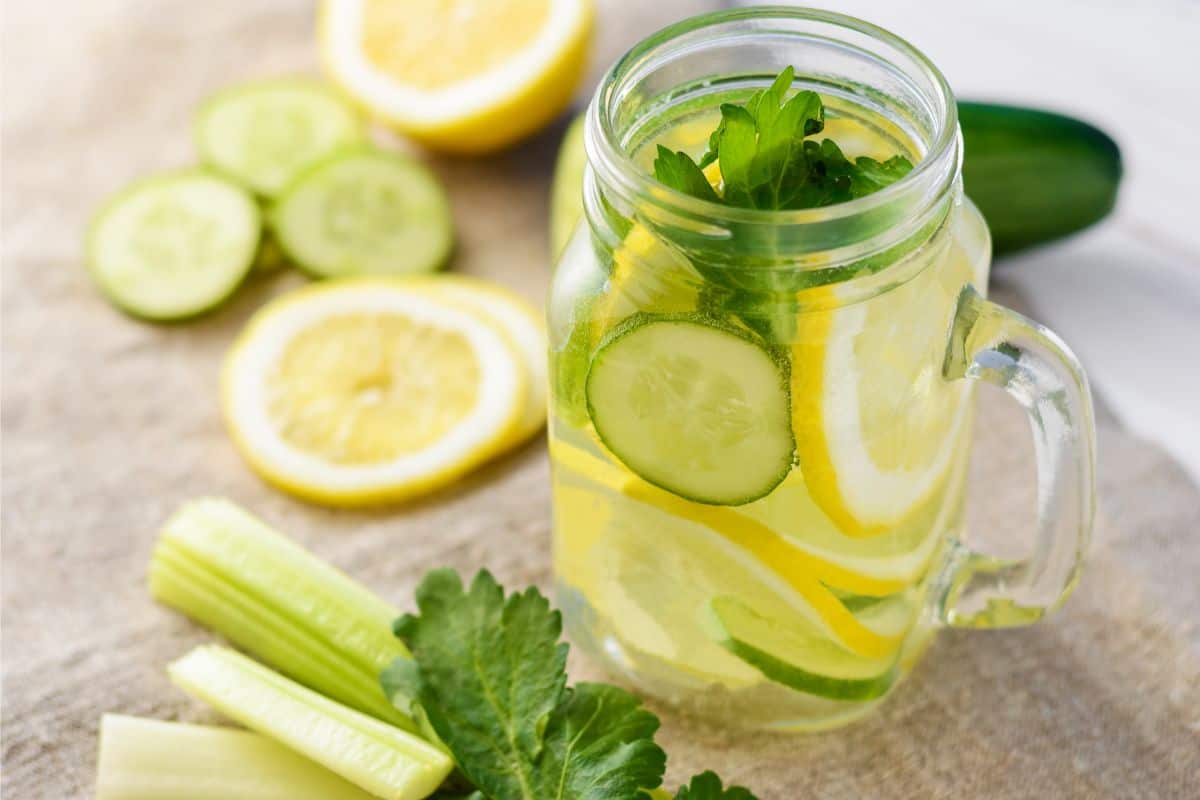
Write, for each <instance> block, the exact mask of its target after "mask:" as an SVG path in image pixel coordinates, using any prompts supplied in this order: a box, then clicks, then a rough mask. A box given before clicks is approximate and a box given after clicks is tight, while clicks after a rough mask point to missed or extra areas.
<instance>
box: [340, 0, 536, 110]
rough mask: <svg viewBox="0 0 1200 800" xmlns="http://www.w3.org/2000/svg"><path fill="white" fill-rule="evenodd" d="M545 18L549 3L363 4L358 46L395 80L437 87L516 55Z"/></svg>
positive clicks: (421, 0) (413, 0) (442, 0)
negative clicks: (360, 38)
mask: <svg viewBox="0 0 1200 800" xmlns="http://www.w3.org/2000/svg"><path fill="white" fill-rule="evenodd" d="M549 15H550V2H549V0H505V2H497V0H404V2H403V3H397V2H395V0H366V2H365V4H364V7H363V27H362V48H363V52H364V53H365V54H366V56H367V58H368V60H370V62H371V63H372V64H374V65H375V66H376V67H378V68H379V69H380V70H381V71H383V72H385V73H387V74H389V75H392V76H394V77H395V78H396V79H397V80H399V81H401V82H403V83H405V84H407V85H409V86H413V87H416V88H419V89H442V88H445V87H446V86H450V85H452V84H454V83H457V82H459V81H462V80H464V79H466V78H469V77H471V76H473V75H482V74H484V73H486V72H489V71H491V70H493V69H496V68H497V67H499V66H501V65H502V64H503V63H504V62H505V61H506V60H508V59H510V58H512V57H513V56H514V55H515V54H518V53H520V52H521V51H522V50H523V49H525V48H527V47H528V46H529V45H530V44H532V43H533V41H534V39H535V38H536V37H537V35H538V33H539V32H541V30H542V28H543V27H544V26H545V24H546V20H547V19H548V17H549Z"/></svg>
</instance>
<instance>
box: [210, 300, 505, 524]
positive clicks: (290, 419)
mask: <svg viewBox="0 0 1200 800" xmlns="http://www.w3.org/2000/svg"><path fill="white" fill-rule="evenodd" d="M527 384H528V379H527V377H526V369H525V366H524V364H523V362H522V358H521V355H520V354H519V353H518V352H517V351H516V349H515V347H514V346H513V344H512V343H511V341H510V339H509V337H508V335H507V334H506V333H505V332H504V331H503V330H501V329H500V328H498V327H497V326H496V325H495V324H494V323H492V322H490V321H489V320H488V319H487V318H485V317H483V316H481V315H476V314H472V313H469V312H468V311H466V310H465V309H464V308H463V307H461V306H457V305H452V304H449V303H445V302H442V301H440V300H438V298H436V297H434V296H432V295H431V294H430V293H428V292H423V291H420V290H417V289H415V288H413V287H410V286H408V285H407V284H406V282H405V281H404V279H379V278H376V279H351V280H342V281H330V282H325V283H321V284H316V285H313V286H310V287H306V288H304V289H300V290H298V291H295V292H292V293H290V294H288V295H285V296H284V297H282V298H280V299H278V300H276V301H274V302H272V303H270V304H268V305H267V306H265V307H264V308H262V309H261V310H260V311H259V312H258V313H257V314H256V315H255V317H254V318H253V319H252V320H251V321H250V323H249V325H247V327H246V329H245V330H244V331H243V332H242V334H241V336H239V338H238V340H237V341H236V342H235V344H234V346H233V348H232V349H231V350H230V352H229V355H228V357H227V359H226V362H225V368H224V374H223V376H222V395H223V397H222V400H223V406H224V408H223V410H224V415H225V421H226V424H227V426H228V427H229V430H230V433H231V434H232V437H233V440H234V443H235V444H236V446H237V448H238V449H239V450H240V451H241V453H242V455H243V456H244V457H245V459H246V460H247V461H248V462H249V464H250V466H251V467H252V468H253V469H254V470H255V472H257V473H258V474H259V475H260V476H261V477H262V478H264V479H265V480H266V481H267V482H269V483H271V484H272V485H274V486H276V487H278V488H280V489H283V490H284V491H287V492H290V493H292V494H295V495H297V496H299V497H302V498H304V499H307V500H310V501H313V502H318V503H323V504H328V505H337V506H356V505H366V504H373V503H383V502H393V501H398V500H403V499H405V498H408V497H411V496H413V495H415V494H418V493H422V492H427V491H430V490H432V489H435V488H437V487H440V486H443V485H445V484H447V483H449V482H450V481H452V480H454V479H455V478H457V477H459V476H461V475H462V474H464V473H465V472H467V471H468V470H470V469H471V468H472V467H475V466H477V465H478V464H480V463H482V462H483V461H485V460H486V459H488V458H490V457H491V456H492V455H494V454H495V453H496V452H497V451H498V449H499V448H501V447H503V446H504V445H505V443H506V442H507V441H510V437H512V435H513V432H514V430H516V428H517V426H518V425H519V424H520V421H521V419H522V415H523V414H524V412H525V409H526V405H525V402H526V401H525V396H526V393H527V392H528V385H527Z"/></svg>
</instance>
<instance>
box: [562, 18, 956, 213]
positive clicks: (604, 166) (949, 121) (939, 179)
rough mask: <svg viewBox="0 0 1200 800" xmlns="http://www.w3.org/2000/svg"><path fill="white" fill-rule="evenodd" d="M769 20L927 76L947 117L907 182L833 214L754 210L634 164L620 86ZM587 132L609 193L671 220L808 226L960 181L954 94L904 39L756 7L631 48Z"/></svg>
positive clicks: (680, 27)
mask: <svg viewBox="0 0 1200 800" xmlns="http://www.w3.org/2000/svg"><path fill="white" fill-rule="evenodd" d="M769 20H779V21H783V22H787V21H801V22H816V23H822V24H826V25H830V26H834V27H836V28H843V29H846V30H847V31H850V32H854V33H857V34H862V35H865V36H866V37H868V38H870V39H872V40H875V41H878V42H880V43H882V44H884V45H886V46H888V47H890V48H892V49H894V50H895V51H896V52H897V53H899V54H902V55H903V56H905V57H907V58H908V59H911V61H912V62H913V63H914V64H916V65H917V67H918V68H919V69H920V70H921V73H922V75H921V76H920V77H922V78H924V79H925V80H927V81H928V83H929V84H930V85H931V86H932V87H933V89H934V91H935V92H936V95H937V97H936V98H935V100H936V102H938V106H939V108H938V110H939V111H940V112H941V113H940V114H938V115H937V116H936V118H935V119H936V123H937V125H936V128H935V129H934V131H933V133H932V135H931V137H930V142H929V144H928V145H927V149H926V152H925V153H924V155H923V156H922V157H921V158H920V160H918V161H917V163H916V164H915V165H914V166H913V169H912V170H911V171H910V172H909V173H908V174H907V175H905V176H904V177H903V178H901V179H900V180H898V181H896V182H895V183H892V184H890V185H889V186H886V187H884V188H882V189H880V190H879V191H876V192H872V193H871V194H868V195H865V196H863V197H858V198H855V199H852V200H847V201H845V202H841V203H835V204H833V205H829V206H822V207H820V208H806V209H754V208H742V207H738V206H728V205H724V204H722V203H717V202H713V201H711V200H704V199H702V198H698V197H694V196H692V195H689V194H685V193H684V192H681V191H679V190H677V189H674V188H672V187H669V186H666V185H665V184H662V183H660V182H659V181H657V180H656V179H655V178H654V176H653V175H651V174H649V173H648V172H646V171H645V170H643V169H641V168H639V167H638V166H637V164H635V163H634V160H633V157H632V155H631V154H630V153H629V152H627V150H626V148H625V146H624V144H623V142H622V140H621V134H622V132H621V131H618V130H617V129H616V125H615V120H614V116H615V113H614V112H615V110H616V109H615V105H616V104H619V102H620V100H621V94H620V92H619V90H620V89H621V88H622V84H623V83H624V82H625V81H626V80H627V79H629V78H630V77H636V76H637V72H638V70H639V69H640V68H642V67H643V66H644V65H646V64H648V63H651V62H653V61H654V59H656V58H661V57H662V56H664V55H667V54H669V53H670V50H671V44H672V43H673V42H678V41H679V40H680V39H681V38H683V37H685V36H687V35H689V34H694V33H696V32H697V31H703V30H704V29H708V28H717V27H718V26H722V25H726V24H728V23H735V22H761V21H769ZM893 66H895V65H893ZM905 74H907V73H905ZM585 127H586V132H585V142H586V148H587V156H588V162H589V164H590V165H591V166H592V167H593V168H594V169H596V171H597V172H598V173H600V177H601V180H602V181H603V182H604V183H605V184H606V185H613V186H614V187H615V188H617V189H618V190H619V191H620V192H621V193H623V194H628V195H629V196H632V197H638V198H640V199H642V200H647V199H648V200H650V201H652V202H653V203H654V204H655V205H657V206H659V207H660V208H662V209H663V210H666V211H668V212H671V213H672V214H676V215H677V214H683V215H685V216H688V217H693V218H695V219H700V220H706V221H719V222H729V223H732V224H759V225H761V224H770V225H804V224H808V223H815V222H822V223H824V222H830V221H836V220H840V219H845V218H849V217H854V216H857V215H860V214H863V213H864V212H870V211H872V210H875V209H878V208H881V207H883V206H887V205H889V204H891V203H893V202H895V201H898V200H902V199H903V198H905V197H906V196H909V195H913V194H914V193H919V194H923V192H921V187H922V186H923V185H925V184H931V185H932V186H933V187H934V188H937V187H942V186H943V184H948V183H949V182H950V181H952V180H953V178H954V177H955V176H956V175H957V174H958V171H959V168H960V162H961V153H960V152H959V148H958V113H957V107H956V104H955V100H954V94H953V92H952V90H951V89H950V85H949V83H948V82H947V80H946V78H945V76H944V75H943V74H942V72H941V71H940V70H939V69H938V68H937V67H936V66H935V65H934V64H933V62H932V61H930V60H929V58H928V57H927V56H925V54H924V53H922V52H921V51H920V50H919V49H917V48H916V47H915V46H914V45H912V44H911V43H909V42H908V41H907V40H905V39H903V38H901V37H900V36H897V35H896V34H893V33H891V32H890V31H888V30H886V29H884V28H881V27H879V26H877V25H874V24H872V23H870V22H867V21H865V20H862V19H859V18H857V17H852V16H849V15H846V14H840V13H837V12H834V11H826V10H823V9H815V8H805V7H796V6H753V7H748V8H737V9H727V10H722V11H715V12H710V13H707V14H701V15H698V16H694V17H690V18H688V19H685V20H681V21H680V22H676V23H674V24H672V25H669V26H667V27H665V28H662V29H661V30H659V31H657V32H655V33H653V34H651V35H650V36H648V37H646V38H645V39H643V40H641V41H640V42H638V43H637V44H635V45H634V46H633V47H632V48H630V49H629V50H628V51H627V52H626V53H625V54H624V55H623V56H622V57H621V58H619V59H618V60H617V61H616V62H615V63H614V64H613V66H612V67H611V68H610V69H609V70H608V71H607V72H606V73H605V75H604V78H603V79H602V80H601V82H600V85H599V86H598V88H597V89H596V93H595V95H594V96H593V98H592V101H591V103H590V104H589V106H588V111H587V121H586V125H585ZM926 188H928V187H926ZM938 193H939V194H940V192H938Z"/></svg>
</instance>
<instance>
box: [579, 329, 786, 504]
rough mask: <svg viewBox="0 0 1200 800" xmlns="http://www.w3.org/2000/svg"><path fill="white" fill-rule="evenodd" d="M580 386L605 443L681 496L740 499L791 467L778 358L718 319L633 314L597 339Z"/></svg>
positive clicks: (759, 492) (760, 491)
mask: <svg viewBox="0 0 1200 800" xmlns="http://www.w3.org/2000/svg"><path fill="white" fill-rule="evenodd" d="M586 392H587V405H588V413H589V414H590V415H591V418H592V423H593V425H594V426H595V428H596V433H597V434H598V435H599V437H600V439H601V440H602V441H603V442H604V444H605V445H606V446H607V447H608V449H609V450H611V451H612V452H613V454H614V455H616V456H617V458H619V459H620V460H621V461H622V462H624V464H625V466H627V467H629V468H630V469H631V470H633V471H634V472H636V473H637V474H638V475H640V476H641V477H642V478H644V479H645V480H646V481H648V482H650V483H652V484H654V485H656V486H659V487H661V488H663V489H666V490H667V491H670V492H673V493H675V494H677V495H680V496H681V497H685V498H687V499H690V500H695V501H697V502H700V503H710V504H714V505H741V504H743V503H749V502H751V501H752V500H757V499H758V498H760V497H762V496H763V495H765V494H767V493H768V492H770V491H771V490H772V489H774V488H775V487H776V486H777V485H779V483H780V481H782V480H783V479H784V477H785V476H786V475H787V474H788V472H789V471H790V470H791V468H792V459H793V456H794V451H795V442H794V440H793V437H792V427H791V405H790V398H789V394H788V378H787V367H786V362H785V361H783V360H781V359H779V358H777V357H776V356H775V355H773V354H772V353H771V352H769V351H768V350H767V349H766V348H765V347H764V346H763V345H762V344H761V343H759V342H758V341H757V340H755V339H754V338H753V335H752V334H749V333H746V332H744V331H739V330H737V329H734V328H731V327H728V326H726V325H724V324H722V323H720V322H717V321H712V320H708V319H707V318H705V317H702V316H698V315H681V316H654V315H648V314H637V315H634V316H633V317H631V318H629V319H628V320H627V321H626V322H625V323H623V324H622V325H620V326H618V327H617V328H616V329H614V330H613V331H612V333H610V334H609V335H608V336H606V337H605V339H604V340H603V342H602V343H601V345H600V348H599V349H598V351H597V352H596V355H595V356H594V357H593V358H592V363H591V366H590V368H589V370H588V376H587V388H586Z"/></svg>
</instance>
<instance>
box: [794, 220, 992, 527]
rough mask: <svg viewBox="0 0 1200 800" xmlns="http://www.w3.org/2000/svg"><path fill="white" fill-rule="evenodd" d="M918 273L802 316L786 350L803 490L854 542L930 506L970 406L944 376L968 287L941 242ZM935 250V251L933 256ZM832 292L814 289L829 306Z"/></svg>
mask: <svg viewBox="0 0 1200 800" xmlns="http://www.w3.org/2000/svg"><path fill="white" fill-rule="evenodd" d="M941 238H942V240H943V241H942V242H941V245H940V246H941V252H940V253H938V252H937V249H938V244H937V243H931V244H930V245H929V246H928V247H927V248H926V249H924V250H922V251H918V252H917V253H916V254H914V256H913V257H915V258H925V259H934V263H931V264H930V265H928V266H926V267H925V268H924V269H923V270H922V271H921V272H919V273H918V274H917V275H916V276H915V277H913V278H912V279H910V280H909V281H908V282H907V283H904V284H902V285H900V286H898V287H896V288H893V289H891V290H889V291H887V292H884V293H883V294H881V295H878V296H876V297H873V298H870V299H868V300H865V301H861V302H857V303H854V304H851V305H844V306H841V307H834V308H829V309H825V310H814V311H809V312H807V313H804V314H801V315H800V316H799V317H798V321H797V337H796V339H797V341H796V344H795V345H794V346H793V349H792V363H793V369H792V428H793V431H794V432H795V435H796V444H797V447H796V453H797V456H798V457H799V459H800V466H801V469H802V471H803V474H804V482H805V485H806V486H807V488H808V492H809V494H811V496H812V498H813V500H814V501H816V503H817V505H818V506H820V508H821V509H822V510H823V511H824V512H825V514H826V515H827V516H828V517H829V518H830V519H831V520H832V521H833V522H834V523H835V524H836V525H837V526H838V528H839V529H840V530H841V532H842V533H843V534H845V535H846V536H851V537H866V536H876V535H879V534H882V533H885V532H887V531H889V530H892V529H894V528H895V527H896V526H898V525H900V524H902V523H903V522H904V521H905V520H906V519H908V518H910V517H911V516H912V515H913V514H916V513H920V512H921V511H922V510H923V509H925V507H926V506H927V505H928V504H929V503H937V502H939V501H940V498H941V496H942V494H943V491H942V490H943V489H944V487H945V486H946V481H947V480H948V478H949V475H950V473H951V472H952V468H953V466H954V465H955V462H956V459H955V455H956V453H958V452H959V451H960V449H961V448H960V446H959V445H960V440H961V438H962V436H963V435H965V432H966V429H967V426H966V424H965V423H966V421H967V419H968V418H969V411H970V402H969V400H968V395H967V392H968V387H967V385H966V384H965V383H962V382H959V383H950V382H947V381H946V380H945V379H944V378H943V377H942V374H941V366H942V360H943V357H944V353H945V349H946V341H947V337H948V336H949V332H950V327H951V323H952V320H953V316H954V310H955V306H956V303H957V298H958V294H959V292H960V291H961V289H962V287H963V285H965V284H966V283H968V282H969V281H970V280H971V279H972V271H971V266H970V263H969V261H968V259H967V258H966V256H965V255H964V254H963V253H962V251H961V250H960V249H958V248H957V247H955V246H952V245H950V244H949V243H948V242H946V241H945V239H946V236H945V232H943V234H942V236H941ZM930 250H933V251H934V252H930ZM837 289H838V287H836V286H833V287H828V288H827V289H823V290H817V291H823V292H826V293H828V295H829V296H828V298H827V299H828V300H829V301H830V302H829V304H830V305H834V304H835V303H836V301H837Z"/></svg>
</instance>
